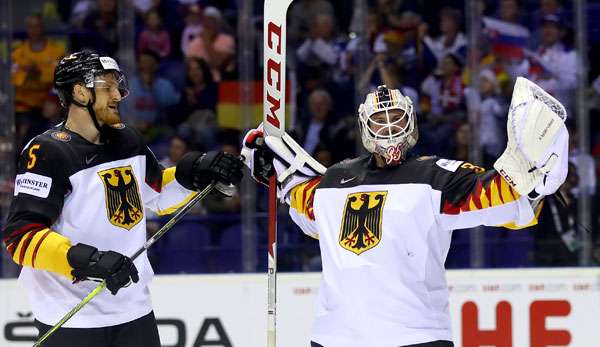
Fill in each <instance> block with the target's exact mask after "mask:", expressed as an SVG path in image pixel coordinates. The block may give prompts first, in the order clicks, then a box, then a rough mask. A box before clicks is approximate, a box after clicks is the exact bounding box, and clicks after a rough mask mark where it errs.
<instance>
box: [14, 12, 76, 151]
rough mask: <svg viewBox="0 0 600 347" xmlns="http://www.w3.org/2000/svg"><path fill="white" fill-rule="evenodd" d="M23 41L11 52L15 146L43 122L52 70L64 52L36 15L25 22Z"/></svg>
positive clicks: (40, 18) (52, 76)
mask: <svg viewBox="0 0 600 347" xmlns="http://www.w3.org/2000/svg"><path fill="white" fill-rule="evenodd" d="M25 24H26V29H27V39H26V40H25V41H24V42H23V43H21V44H20V45H18V46H16V48H15V49H14V51H13V52H12V56H11V58H12V76H11V77H12V84H13V85H14V87H15V113H16V114H15V123H16V126H17V141H18V145H19V146H20V145H22V144H24V143H21V142H22V141H23V140H25V142H26V141H27V140H28V139H25V138H24V137H25V134H26V133H27V131H28V129H29V127H30V126H39V125H40V124H41V123H44V122H43V119H42V117H41V108H42V106H43V104H44V101H45V100H46V98H47V96H48V93H49V92H50V89H51V88H52V83H53V78H54V67H55V66H56V64H57V63H58V60H59V59H60V58H61V57H62V56H64V54H65V51H64V48H63V47H62V46H60V45H59V44H58V43H56V42H54V41H52V40H50V39H48V37H46V34H45V32H44V25H43V23H42V17H41V16H40V15H37V14H36V15H31V16H29V17H27V18H26V19H25Z"/></svg>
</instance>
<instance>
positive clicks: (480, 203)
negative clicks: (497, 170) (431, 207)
mask: <svg viewBox="0 0 600 347" xmlns="http://www.w3.org/2000/svg"><path fill="white" fill-rule="evenodd" d="M519 197H520V195H519V193H517V191H516V190H514V189H512V187H511V186H510V185H509V184H508V183H507V182H506V181H505V180H504V179H503V178H502V176H500V175H495V176H494V177H493V178H492V179H490V180H489V181H488V182H487V183H486V184H485V185H484V184H483V183H482V182H481V180H478V181H477V184H476V185H475V188H474V189H473V191H472V192H471V193H469V194H467V196H466V197H465V198H464V199H463V200H461V201H460V202H458V203H457V204H452V203H451V202H450V201H444V205H443V206H442V213H445V214H459V213H461V212H468V211H477V210H481V209H484V208H489V207H495V206H500V205H503V204H507V203H509V202H513V201H515V200H517V199H518V198H519Z"/></svg>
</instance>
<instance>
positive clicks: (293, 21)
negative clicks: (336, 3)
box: [287, 0, 335, 49]
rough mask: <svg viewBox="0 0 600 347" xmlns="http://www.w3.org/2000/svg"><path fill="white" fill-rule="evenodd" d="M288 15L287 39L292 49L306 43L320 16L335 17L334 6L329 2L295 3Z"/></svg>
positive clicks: (305, 0)
mask: <svg viewBox="0 0 600 347" xmlns="http://www.w3.org/2000/svg"><path fill="white" fill-rule="evenodd" d="M288 13H289V15H288V18H289V20H288V26H287V38H288V42H290V46H291V48H292V49H294V48H295V47H298V46H299V45H300V44H301V43H302V42H304V40H305V39H306V33H309V32H310V31H311V26H312V23H313V22H314V20H315V18H317V17H318V16H319V15H329V16H331V17H333V16H334V15H335V13H334V12H333V6H332V5H331V3H330V2H329V1H327V0H299V1H294V2H293V3H292V6H291V8H290V10H289V12H288Z"/></svg>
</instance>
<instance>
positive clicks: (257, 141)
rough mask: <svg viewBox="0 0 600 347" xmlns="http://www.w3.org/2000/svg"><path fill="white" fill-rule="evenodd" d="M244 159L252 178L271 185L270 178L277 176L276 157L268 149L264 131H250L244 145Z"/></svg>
mask: <svg viewBox="0 0 600 347" xmlns="http://www.w3.org/2000/svg"><path fill="white" fill-rule="evenodd" d="M242 146H243V148H242V157H243V158H244V162H245V163H246V166H248V168H249V169H250V172H251V174H252V178H254V180H255V181H256V182H258V183H261V184H264V185H266V186H268V185H269V177H271V176H273V175H274V174H275V166H274V165H273V159H274V157H275V155H274V154H273V152H272V151H271V150H270V149H269V147H267V144H266V143H265V137H264V133H263V131H262V130H259V129H253V130H250V131H249V132H248V133H247V134H246V137H245V138H244V142H243V144H242Z"/></svg>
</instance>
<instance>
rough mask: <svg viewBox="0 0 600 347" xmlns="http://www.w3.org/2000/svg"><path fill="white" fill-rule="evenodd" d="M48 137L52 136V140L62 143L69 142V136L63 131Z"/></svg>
mask: <svg viewBox="0 0 600 347" xmlns="http://www.w3.org/2000/svg"><path fill="white" fill-rule="evenodd" d="M50 136H52V138H53V139H55V140H58V141H62V142H69V141H71V134H69V133H67V132H64V131H55V132H53V133H52V134H50Z"/></svg>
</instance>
